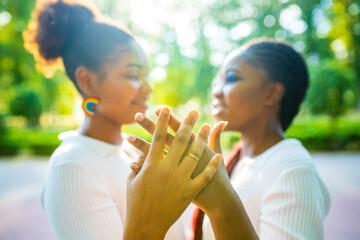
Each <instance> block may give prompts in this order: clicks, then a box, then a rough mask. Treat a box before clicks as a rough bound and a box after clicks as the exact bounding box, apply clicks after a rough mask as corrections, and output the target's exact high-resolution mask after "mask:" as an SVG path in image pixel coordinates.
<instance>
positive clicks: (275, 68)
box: [239, 39, 309, 131]
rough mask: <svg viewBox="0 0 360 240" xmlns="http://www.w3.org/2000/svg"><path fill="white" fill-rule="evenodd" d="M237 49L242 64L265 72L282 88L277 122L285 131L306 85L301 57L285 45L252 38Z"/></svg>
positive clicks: (306, 72) (304, 66)
mask: <svg viewBox="0 0 360 240" xmlns="http://www.w3.org/2000/svg"><path fill="white" fill-rule="evenodd" d="M239 50H241V52H242V56H243V57H244V60H245V61H247V62H248V63H250V64H252V65H254V66H256V67H259V68H261V69H263V70H265V73H266V75H267V77H268V78H269V79H270V80H271V81H276V82H281V83H282V84H283V85H284V87H285V93H284V96H283V98H282V100H281V109H280V121H281V125H282V129H283V130H284V131H285V130H286V129H287V128H288V127H289V126H290V124H291V122H292V120H293V119H294V117H295V116H296V114H297V113H298V112H299V108H300V105H301V103H302V101H303V100H304V98H305V95H306V91H307V88H308V86H309V73H308V70H307V67H306V63H305V61H304V59H303V57H302V56H301V55H300V54H299V53H298V52H296V51H295V50H294V49H293V48H292V47H291V46H290V45H289V44H286V43H283V42H278V41H275V40H271V39H255V40H253V41H250V42H248V43H246V44H244V45H243V46H242V47H241V48H240V49H239Z"/></svg>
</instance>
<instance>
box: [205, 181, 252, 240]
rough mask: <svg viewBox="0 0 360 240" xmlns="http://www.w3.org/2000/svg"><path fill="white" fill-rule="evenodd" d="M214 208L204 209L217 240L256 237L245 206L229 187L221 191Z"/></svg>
mask: <svg viewBox="0 0 360 240" xmlns="http://www.w3.org/2000/svg"><path fill="white" fill-rule="evenodd" d="M223 193H224V194H223V195H222V196H221V200H220V201H218V206H217V208H216V209H213V210H210V211H206V212H205V213H206V215H207V216H208V217H209V219H210V222H211V226H212V229H213V231H214V234H215V237H216V239H217V240H222V239H224V240H228V239H246V240H248V239H258V236H257V234H256V232H255V229H254V227H253V226H252V224H251V221H250V219H249V217H248V215H247V213H246V211H245V208H244V206H243V204H242V202H241V200H240V198H239V196H238V195H237V193H236V192H235V190H234V189H233V188H232V187H231V188H227V190H226V191H223Z"/></svg>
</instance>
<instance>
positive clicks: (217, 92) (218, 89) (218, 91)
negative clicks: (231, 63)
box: [211, 85, 224, 98]
mask: <svg viewBox="0 0 360 240" xmlns="http://www.w3.org/2000/svg"><path fill="white" fill-rule="evenodd" d="M211 95H212V97H213V98H222V97H223V96H224V92H223V85H218V86H215V87H214V88H213V89H212V91H211Z"/></svg>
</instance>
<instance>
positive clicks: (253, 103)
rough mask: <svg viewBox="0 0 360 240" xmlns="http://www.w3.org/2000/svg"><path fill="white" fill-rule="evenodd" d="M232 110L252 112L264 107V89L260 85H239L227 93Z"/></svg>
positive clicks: (244, 112) (240, 112) (226, 96)
mask: <svg viewBox="0 0 360 240" xmlns="http://www.w3.org/2000/svg"><path fill="white" fill-rule="evenodd" d="M225 98H226V100H227V103H228V107H229V110H230V111H236V112H238V113H239V114H250V113H251V112H254V111H259V110H260V109H262V107H263V105H262V91H261V88H259V87H252V86H241V85H239V86H237V87H234V88H232V89H230V90H229V91H228V92H226V93H225Z"/></svg>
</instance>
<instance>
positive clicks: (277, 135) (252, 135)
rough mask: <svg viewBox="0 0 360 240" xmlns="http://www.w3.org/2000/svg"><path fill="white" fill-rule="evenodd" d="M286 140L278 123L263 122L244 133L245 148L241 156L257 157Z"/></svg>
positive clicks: (242, 136)
mask: <svg viewBox="0 0 360 240" xmlns="http://www.w3.org/2000/svg"><path fill="white" fill-rule="evenodd" d="M284 138H285V136H284V131H283V130H282V127H281V124H280V123H278V121H271V122H262V123H258V124H256V126H253V127H249V128H247V130H246V131H242V135H241V140H242V141H243V148H242V150H241V156H240V157H244V156H248V157H255V156H258V155H260V154H261V153H263V152H265V151H266V150H267V149H269V148H270V147H272V146H274V145H275V144H277V143H278V142H280V141H281V140H283V139H284Z"/></svg>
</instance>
